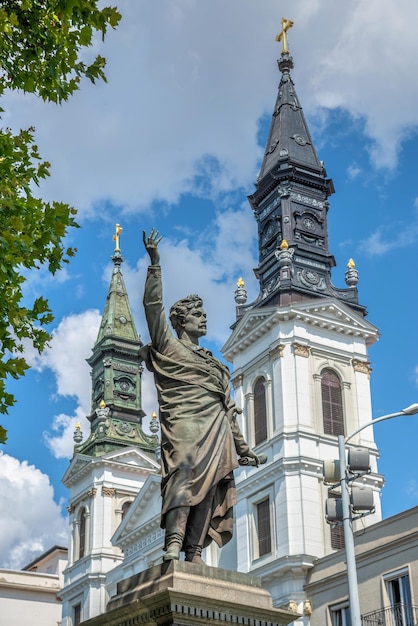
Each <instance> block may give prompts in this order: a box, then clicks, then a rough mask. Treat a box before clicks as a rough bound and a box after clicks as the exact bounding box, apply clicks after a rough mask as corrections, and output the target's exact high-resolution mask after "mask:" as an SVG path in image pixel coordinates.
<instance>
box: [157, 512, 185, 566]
mask: <svg viewBox="0 0 418 626" xmlns="http://www.w3.org/2000/svg"><path fill="white" fill-rule="evenodd" d="M189 510H190V507H188V506H180V507H178V508H176V509H172V510H171V511H169V512H168V513H167V515H166V517H165V550H166V553H165V555H164V556H163V561H178V560H179V558H180V550H181V549H182V546H183V541H184V535H185V532H186V524H187V518H188V515H189Z"/></svg>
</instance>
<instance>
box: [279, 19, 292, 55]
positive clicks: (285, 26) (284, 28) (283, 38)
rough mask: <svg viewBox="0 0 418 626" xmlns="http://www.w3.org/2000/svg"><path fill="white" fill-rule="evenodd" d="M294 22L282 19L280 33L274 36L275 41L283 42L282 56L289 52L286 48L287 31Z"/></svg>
mask: <svg viewBox="0 0 418 626" xmlns="http://www.w3.org/2000/svg"><path fill="white" fill-rule="evenodd" d="M293 24H294V22H292V20H288V19H287V18H285V17H284V18H283V19H282V32H281V33H280V34H279V35H277V36H276V41H282V42H283V50H282V54H285V53H286V52H289V48H288V47H287V35H286V33H287V31H288V30H289V28H292V26H293Z"/></svg>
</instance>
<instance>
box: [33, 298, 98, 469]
mask: <svg viewBox="0 0 418 626" xmlns="http://www.w3.org/2000/svg"><path fill="white" fill-rule="evenodd" d="M100 320H101V315H100V314H99V311H97V310H88V311H84V312H83V313H80V314H77V315H69V316H67V317H64V318H63V319H62V320H61V322H60V324H59V325H58V326H57V328H56V329H55V330H54V331H53V333H52V340H51V342H50V348H48V349H46V350H45V352H43V353H42V354H41V355H39V354H37V353H36V352H35V351H34V350H32V351H30V350H27V351H26V352H25V356H26V358H27V359H28V362H29V363H30V365H32V367H34V368H35V369H37V370H38V371H42V370H43V369H45V368H48V369H50V370H51V371H52V373H53V374H54V376H55V382H56V394H57V395H58V396H64V397H68V396H70V397H71V396H72V397H74V398H75V400H76V402H77V406H76V408H75V410H74V414H73V415H66V414H65V413H60V414H59V415H56V416H55V417H54V418H53V422H52V425H51V430H52V433H51V432H45V433H44V441H45V443H46V445H47V446H48V448H49V449H50V451H51V452H52V454H53V455H54V456H55V457H56V458H58V459H59V458H70V457H71V456H72V454H73V449H74V441H73V432H74V428H75V424H76V423H77V422H80V424H81V429H82V431H83V432H84V434H85V435H86V434H88V433H89V432H90V423H89V421H88V420H87V419H86V415H88V414H89V413H90V409H91V406H90V402H91V377H90V367H89V365H88V363H87V362H86V358H87V356H88V352H89V350H90V347H92V346H93V345H94V343H95V341H96V338H97V333H98V330H99V324H100ZM86 351H87V353H86Z"/></svg>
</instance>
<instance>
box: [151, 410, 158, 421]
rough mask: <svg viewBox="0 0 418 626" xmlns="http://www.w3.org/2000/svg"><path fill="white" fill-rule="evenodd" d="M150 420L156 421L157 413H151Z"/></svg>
mask: <svg viewBox="0 0 418 626" xmlns="http://www.w3.org/2000/svg"><path fill="white" fill-rule="evenodd" d="M151 418H152V419H153V420H156V419H157V413H156V412H155V411H153V412H152V413H151Z"/></svg>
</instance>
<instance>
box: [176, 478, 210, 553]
mask: <svg viewBox="0 0 418 626" xmlns="http://www.w3.org/2000/svg"><path fill="white" fill-rule="evenodd" d="M215 489H216V487H212V489H211V490H210V491H209V493H208V495H207V496H206V498H205V499H204V500H203V501H202V502H200V503H199V504H198V505H197V506H192V507H190V513H189V519H188V520H187V527H186V538H185V541H184V552H185V554H186V556H185V560H186V561H188V562H189V563H203V564H205V562H204V561H203V560H202V550H203V546H204V545H205V541H206V537H207V534H208V530H209V525H210V522H211V519H212V511H213V496H214V494H215ZM206 545H207V543H206Z"/></svg>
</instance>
